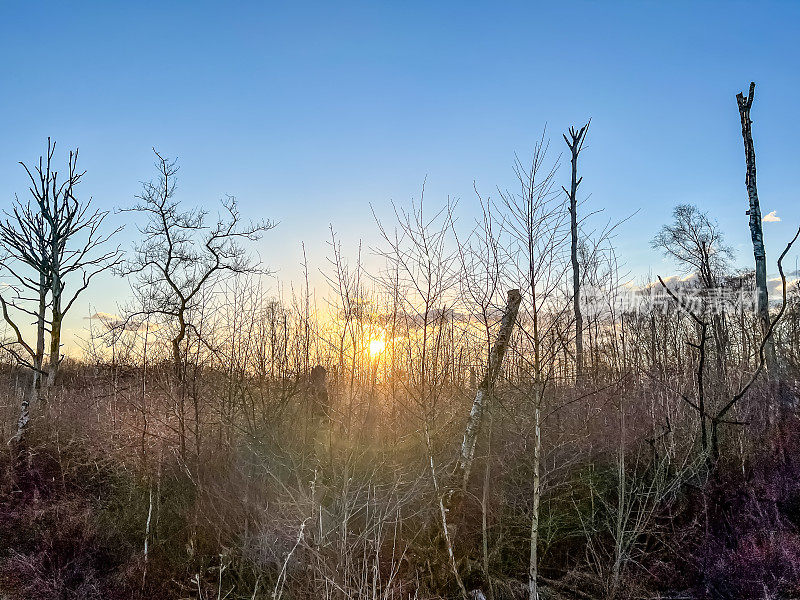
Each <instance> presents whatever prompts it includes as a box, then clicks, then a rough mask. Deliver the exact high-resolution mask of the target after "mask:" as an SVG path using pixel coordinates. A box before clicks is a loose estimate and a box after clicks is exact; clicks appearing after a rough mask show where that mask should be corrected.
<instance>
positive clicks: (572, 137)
mask: <svg viewBox="0 0 800 600" xmlns="http://www.w3.org/2000/svg"><path fill="white" fill-rule="evenodd" d="M588 127H589V124H588V123H587V124H586V125H584V126H583V127H581V128H580V130H576V129H575V128H574V127H570V128H569V137H567V136H566V134H565V135H564V141H565V142H567V146H568V147H569V150H570V153H571V154H572V159H571V165H572V180H571V182H570V187H569V191H568V192H567V190H566V188H564V191H565V192H567V196H568V197H569V213H570V232H571V237H572V241H571V245H570V255H571V258H572V308H573V311H574V313H575V380H576V381H580V380H581V377H582V376H583V315H582V314H581V272H580V265H579V264H578V199H577V196H578V186H579V185H580V183H581V180H582V179H583V178H582V177H580V178H579V177H578V155H579V154H580V152H581V150H582V149H583V142H584V140H585V139H586V130H587V128H588Z"/></svg>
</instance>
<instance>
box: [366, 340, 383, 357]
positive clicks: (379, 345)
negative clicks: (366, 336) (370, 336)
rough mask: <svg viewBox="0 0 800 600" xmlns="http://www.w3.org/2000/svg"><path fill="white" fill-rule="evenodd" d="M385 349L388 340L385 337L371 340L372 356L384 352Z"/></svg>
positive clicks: (370, 350) (370, 349)
mask: <svg viewBox="0 0 800 600" xmlns="http://www.w3.org/2000/svg"><path fill="white" fill-rule="evenodd" d="M385 349H386V342H385V341H384V340H383V339H377V340H370V342H369V354H370V356H376V355H378V354H380V353H381V352H383V351H384V350H385Z"/></svg>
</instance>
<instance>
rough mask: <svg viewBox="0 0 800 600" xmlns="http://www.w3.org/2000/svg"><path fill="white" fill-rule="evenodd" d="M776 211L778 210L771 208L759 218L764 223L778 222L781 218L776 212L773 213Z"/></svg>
mask: <svg viewBox="0 0 800 600" xmlns="http://www.w3.org/2000/svg"><path fill="white" fill-rule="evenodd" d="M777 212H778V211H777V210H773V211H772V212H771V213H767V214H766V215H764V218H763V219H761V220H762V221H764V223H778V222H779V221H780V220H781V218H780V217H779V216H778V215H777V214H775V213H777Z"/></svg>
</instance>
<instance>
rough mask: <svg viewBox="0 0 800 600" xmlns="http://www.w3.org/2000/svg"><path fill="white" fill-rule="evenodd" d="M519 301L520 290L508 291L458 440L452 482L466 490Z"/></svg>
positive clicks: (520, 298)
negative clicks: (501, 315)
mask: <svg viewBox="0 0 800 600" xmlns="http://www.w3.org/2000/svg"><path fill="white" fill-rule="evenodd" d="M521 301H522V295H521V294H520V293H519V290H509V291H508V300H507V302H506V310H505V313H504V314H503V318H502V320H501V322H500V331H499V332H498V333H497V340H496V341H495V343H494V346H493V347H492V351H491V353H490V354H489V365H488V367H487V370H486V376H485V377H484V378H483V380H482V381H481V383H480V385H478V390H477V392H475V400H473V402H472V409H471V410H470V412H469V420H468V421H467V427H466V429H465V430H464V439H463V441H462V442H461V455H460V457H459V459H458V464H457V465H456V471H455V474H454V475H455V481H458V480H459V479H460V480H461V488H462V489H466V487H467V482H468V481H469V472H470V469H471V468H472V460H473V458H474V456H475V443H476V441H477V439H478V432H479V431H480V427H481V423H482V421H483V413H484V410H485V408H486V402H487V398H488V396H489V395H490V394H491V393H492V389H493V387H494V382H495V380H496V379H497V375H498V374H499V373H500V367H501V365H502V363H503V357H504V356H505V354H506V350H507V349H508V342H509V340H510V339H511V332H512V330H513V329H514V323H515V322H516V320H517V313H518V312H519V304H520V302H521Z"/></svg>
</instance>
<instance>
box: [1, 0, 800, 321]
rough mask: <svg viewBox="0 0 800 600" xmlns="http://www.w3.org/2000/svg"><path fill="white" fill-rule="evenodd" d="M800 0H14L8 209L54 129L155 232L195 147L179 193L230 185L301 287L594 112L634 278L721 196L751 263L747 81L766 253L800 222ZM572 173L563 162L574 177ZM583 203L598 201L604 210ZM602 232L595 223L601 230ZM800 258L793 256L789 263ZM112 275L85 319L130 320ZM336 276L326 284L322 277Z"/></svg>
mask: <svg viewBox="0 0 800 600" xmlns="http://www.w3.org/2000/svg"><path fill="white" fill-rule="evenodd" d="M798 39H800V3H797V2H758V3H755V2H730V1H729V2H702V1H693V2H676V1H670V2H610V1H609V2H572V1H563V2H524V3H515V2H504V3H498V2H469V1H463V0H462V1H461V2H449V1H441V2H393V3H389V2H364V3H350V2H336V3H316V2H313V3H311V2H291V3H283V2H280V3H278V2H275V3H273V2H235V3H234V2H230V3H222V2H218V3H211V2H170V3H163V2H158V3H156V2H148V1H142V2H73V3H65V2H51V3H48V2H10V1H4V0H0V56H2V61H0V206H1V207H4V208H7V207H8V206H10V203H11V199H12V198H13V196H14V194H15V193H18V194H20V195H21V196H22V195H23V194H24V193H25V192H26V190H27V186H26V181H25V175H24V172H23V171H22V168H21V167H20V166H19V165H18V161H26V162H32V161H34V160H35V159H36V158H37V157H38V156H39V154H41V153H42V152H43V150H44V148H45V145H46V139H47V137H48V136H51V137H52V138H54V139H56V140H57V141H58V144H59V148H60V155H61V156H62V157H63V156H64V154H65V153H66V151H67V149H69V148H74V147H79V148H80V163H81V166H82V167H83V168H84V169H86V171H87V173H86V176H85V178H84V183H83V184H82V188H83V194H84V197H88V196H91V197H92V198H93V202H94V203H95V205H96V206H97V207H99V208H102V209H105V210H109V211H112V214H111V215H110V216H109V223H110V224H124V225H126V230H125V231H124V232H123V233H122V234H121V235H120V237H119V241H120V243H121V244H122V246H123V247H124V248H130V247H131V244H132V242H133V240H134V239H135V237H136V232H135V228H134V227H133V225H134V224H133V223H131V216H130V214H119V213H117V212H115V211H116V210H117V209H119V208H120V207H125V206H130V205H131V204H133V203H134V201H135V200H134V197H135V195H136V193H137V192H138V191H139V190H140V188H141V182H142V181H144V180H148V179H150V178H151V177H153V176H154V174H155V171H154V168H153V158H154V157H153V153H152V152H153V150H152V149H153V148H156V149H158V151H159V152H161V153H164V154H166V155H168V156H171V157H178V159H179V164H180V166H181V170H180V173H179V190H178V198H179V199H181V200H182V201H184V202H185V203H186V204H187V206H204V207H207V208H209V209H212V210H214V209H215V207H216V205H217V202H218V201H219V199H220V198H222V197H223V196H224V195H226V194H231V195H234V196H236V197H237V198H238V200H239V202H240V205H241V208H242V211H243V213H244V214H245V215H246V216H248V217H251V218H253V219H260V218H269V219H274V220H276V221H279V223H280V225H279V227H278V228H276V229H275V230H273V231H271V232H269V233H268V234H267V235H266V237H265V238H264V239H263V240H262V241H261V242H259V243H257V244H256V246H255V247H254V250H256V251H257V252H258V254H259V255H260V257H261V258H262V259H263V261H264V263H265V264H267V265H268V266H269V267H271V268H272V269H274V270H276V272H277V279H276V280H275V283H274V286H275V289H276V290H277V289H278V283H277V280H278V279H279V280H280V281H282V282H283V285H285V286H287V287H288V286H289V285H290V282H291V281H293V280H296V279H297V278H298V276H299V274H300V264H301V261H302V247H301V243H304V244H305V246H306V252H307V256H308V261H309V267H310V269H311V270H312V274H313V275H314V281H315V282H316V284H315V285H317V286H320V287H321V286H323V285H324V284H323V283H322V278H321V276H319V275H318V271H319V269H325V268H326V266H327V263H326V260H325V259H326V256H327V255H328V253H329V247H328V245H327V243H326V241H327V240H329V239H330V227H333V228H334V230H335V231H336V232H337V234H338V236H339V238H340V239H341V241H342V245H343V250H345V252H349V253H352V254H354V253H355V251H356V249H357V248H358V245H359V241H361V242H362V243H363V246H364V248H365V249H367V248H369V247H371V246H374V245H375V243H376V242H377V240H378V234H377V228H376V227H375V224H374V218H373V215H372V211H371V208H370V207H371V206H372V207H374V210H375V212H376V214H377V215H378V216H379V217H380V218H382V219H387V220H388V219H390V218H391V214H392V213H391V204H390V203H391V202H392V201H394V202H397V203H398V204H400V205H402V204H405V203H408V202H409V201H410V200H411V199H412V198H419V195H420V190H421V188H422V184H423V182H426V183H425V198H426V202H429V203H431V204H434V205H435V204H437V203H443V202H444V201H445V199H446V198H447V197H448V196H449V197H452V198H458V199H459V209H458V215H459V218H460V219H461V220H462V221H463V222H470V221H471V220H472V219H473V218H474V217H475V214H476V210H477V207H478V200H477V198H476V195H475V192H474V191H473V185H474V186H475V187H477V189H478V190H480V191H481V193H482V194H484V195H487V196H489V195H496V192H497V189H498V188H503V189H505V188H509V187H511V186H513V184H514V175H513V171H512V164H513V162H514V157H515V155H519V156H520V157H525V156H529V155H530V152H531V150H532V148H533V144H534V142H535V141H536V140H537V139H538V138H539V137H540V135H541V133H542V131H543V129H544V128H545V127H546V128H547V132H548V136H549V137H551V138H552V147H553V149H554V150H555V151H556V152H561V151H562V150H563V148H561V145H562V144H563V140H561V133H562V132H563V131H564V130H566V129H567V128H568V127H569V126H570V125H575V124H582V123H584V122H585V121H587V120H588V119H589V118H591V119H592V125H591V130H590V132H589V138H588V141H587V144H586V147H585V150H584V153H583V154H582V155H581V172H582V175H583V178H584V179H583V183H582V188H581V193H582V194H583V197H584V198H588V200H587V204H586V206H587V207H591V209H592V210H602V211H603V212H602V213H601V214H599V215H597V216H596V217H595V218H596V219H598V220H599V221H598V224H601V223H600V222H601V221H602V222H605V221H606V220H612V221H613V220H619V219H624V218H625V217H628V216H630V215H633V217H631V218H630V219H629V220H628V221H626V222H625V223H624V225H623V226H622V227H620V229H618V230H617V237H616V238H615V240H614V242H615V245H616V247H617V250H618V253H619V255H620V257H621V258H622V260H623V261H624V264H625V268H626V269H627V270H628V271H629V272H630V273H631V274H632V276H634V277H644V276H645V275H646V274H647V273H659V272H664V273H666V272H670V271H673V270H674V267H673V266H672V265H670V264H669V263H665V262H664V261H663V259H662V258H661V256H660V255H659V254H658V253H657V252H655V251H653V250H651V249H650V247H649V241H650V239H651V238H652V237H653V235H654V234H655V233H656V231H657V230H658V228H659V227H660V226H661V224H663V223H665V222H667V221H668V220H669V218H670V213H671V211H672V208H673V207H674V206H675V205H676V204H679V203H694V204H697V205H698V206H700V207H701V208H702V209H703V210H707V211H709V213H711V215H713V216H714V217H715V218H716V219H718V221H719V223H720V224H721V226H722V227H723V229H724V231H725V233H726V235H727V240H728V242H729V243H730V244H731V245H733V246H734V248H735V249H736V251H737V256H738V262H739V263H740V264H741V265H742V266H749V265H750V264H751V263H752V249H751V247H750V246H749V244H750V240H749V230H748V227H747V217H746V216H745V214H744V213H745V210H747V194H746V190H745V186H744V155H743V148H742V139H741V129H740V123H739V115H738V110H737V106H736V100H735V95H736V93H737V92H739V91H741V90H746V89H747V86H748V85H749V83H750V81H751V80H754V81H756V83H757V90H756V99H755V103H754V106H753V109H752V117H753V121H754V125H753V127H754V136H755V143H756V152H757V156H758V184H759V194H760V198H761V205H762V210H763V213H764V214H767V213H769V212H772V211H776V213H777V216H778V217H779V218H780V221H775V222H768V223H765V226H764V231H765V238H766V242H767V252H768V259H770V261H771V265H773V266H772V267H771V271H774V270H775V269H774V260H775V259H776V255H777V253H778V252H779V249H782V247H783V245H784V244H785V242H786V241H787V240H788V239H790V238H791V236H792V235H793V233H794V230H795V228H796V227H797V225H798V223H800V205H799V204H798V198H797V190H796V187H797V184H796V180H795V179H796V177H795V174H796V172H797V167H798V164H800V148H798V147H797V144H796V140H797V138H798V133H800V124H799V123H798V119H797V118H796V111H797V106H798V97H800V70H798V68H797V65H798V62H799V61H798V59H800V50H798V48H800V46H798V44H797V40H798ZM558 176H559V178H560V179H562V180H563V183H566V182H567V178H568V172H567V170H566V169H563V168H562V170H561V171H560V172H559V175H558ZM587 210H588V208H587ZM589 225H590V226H591V224H589ZM791 263H792V264H794V260H791ZM127 285H128V284H127V282H125V281H122V280H119V279H115V278H113V277H110V276H109V277H105V278H103V279H102V280H99V281H98V283H97V284H96V285H95V286H94V287H93V288H92V289H90V290H89V291H88V292H87V293H86V294H85V295H84V296H83V297H82V299H81V301H79V302H78V303H77V304H76V306H75V308H74V309H73V311H74V314H73V315H72V316H70V318H69V320H68V323H67V324H68V327H69V328H71V329H72V330H73V332H76V331H78V330H80V329H81V328H82V327H84V326H85V323H86V321H85V320H84V317H86V316H88V315H89V314H91V313H93V312H97V311H100V312H108V313H114V312H116V311H117V310H118V307H117V304H118V303H119V302H121V301H123V300H124V298H125V297H126V293H127V289H128V288H127ZM321 291H322V290H318V292H321Z"/></svg>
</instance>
